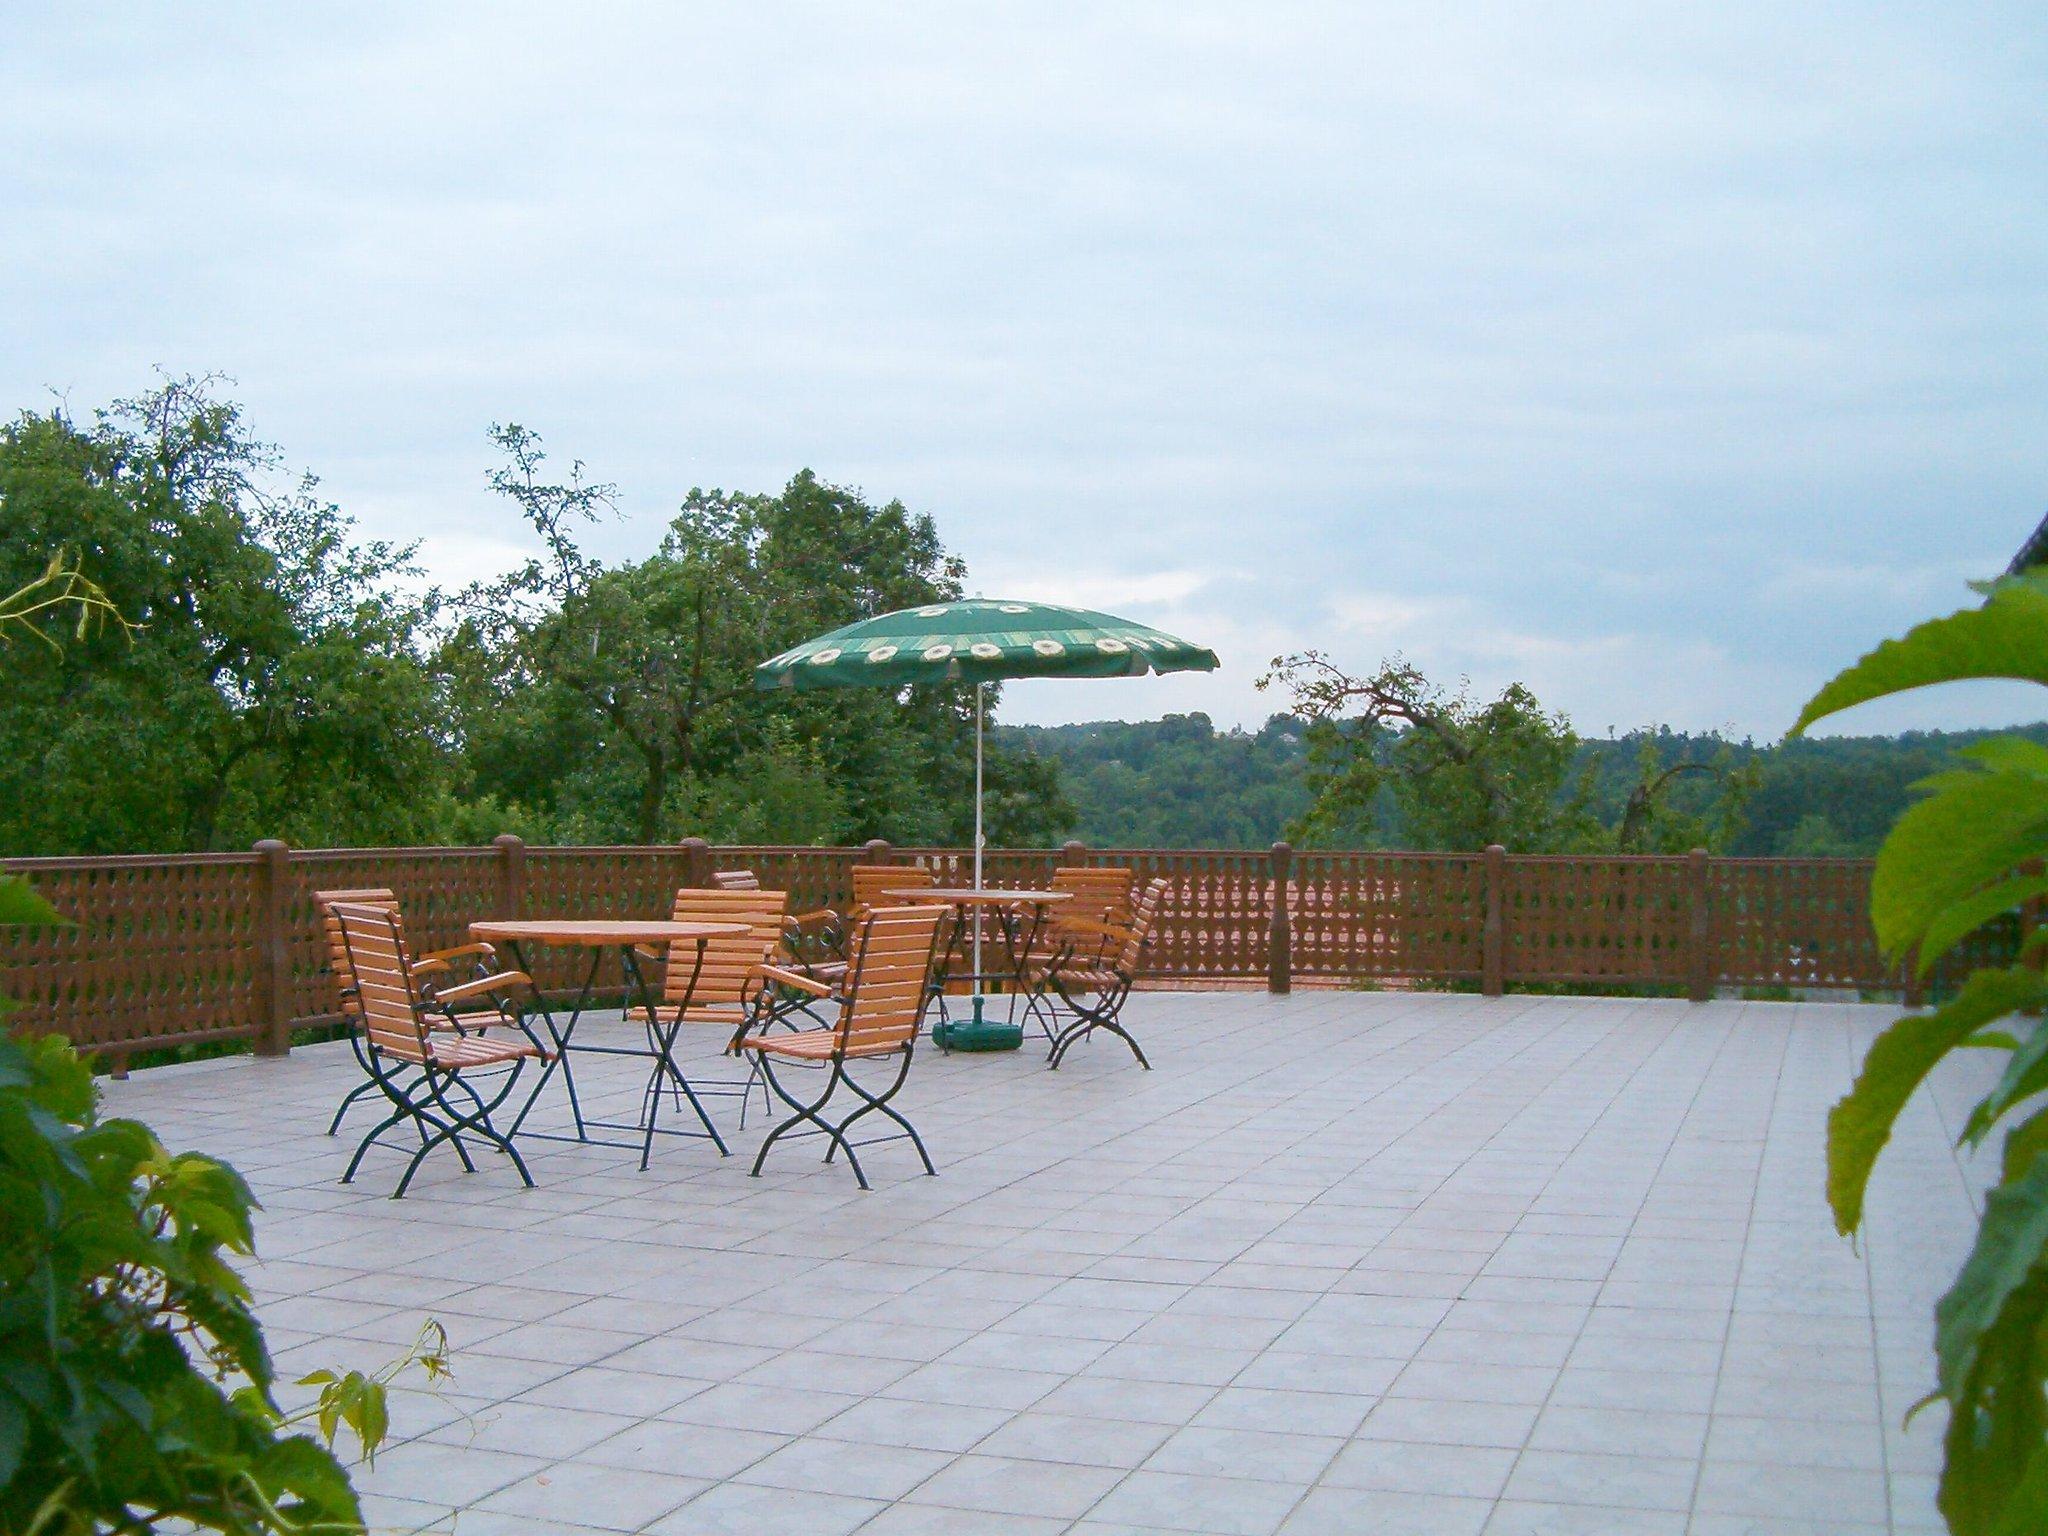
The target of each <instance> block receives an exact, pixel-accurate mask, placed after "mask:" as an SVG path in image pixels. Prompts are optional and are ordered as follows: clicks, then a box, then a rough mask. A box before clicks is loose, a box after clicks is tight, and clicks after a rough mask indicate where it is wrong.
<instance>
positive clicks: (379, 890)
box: [313, 885, 503, 1136]
mask: <svg viewBox="0 0 2048 1536" xmlns="http://www.w3.org/2000/svg"><path fill="white" fill-rule="evenodd" d="M336 902H348V903H351V904H353V905H356V906H369V907H387V908H389V909H390V910H391V911H393V912H396V911H397V910H398V897H397V896H396V895H395V894H394V893H393V892H392V891H391V890H390V888H389V887H387V886H381V885H378V886H361V887H357V888H354V889H350V890H341V891H315V892H314V893H313V905H314V906H315V907H316V908H317V909H318V910H319V913H320V931H321V936H322V937H323V938H325V939H326V941H327V969H328V973H329V974H330V975H331V976H333V978H334V985H335V990H336V996H337V999H338V1001H339V1004H340V1011H341V1016H342V1020H343V1022H345V1023H346V1024H348V1025H349V1036H348V1040H349V1045H350V1047H351V1048H352V1049H353V1050H354V1051H355V1053H356V1061H357V1064H358V1065H360V1066H361V1067H362V1069H363V1080H362V1081H361V1082H360V1083H358V1084H356V1086H355V1087H353V1088H351V1089H349V1091H348V1092H347V1093H345V1094H343V1095H342V1099H341V1102H340V1103H339V1104H337V1105H336V1106H335V1109H334V1118H333V1119H332V1120H330V1121H328V1122H327V1134H328V1135H330V1136H333V1135H335V1134H337V1133H338V1132H339V1131H340V1130H341V1122H342V1117H343V1116H345V1115H346V1114H347V1113H348V1112H349V1110H350V1108H351V1107H353V1106H354V1104H355V1102H356V1100H358V1099H362V1098H368V1097H369V1096H370V1095H372V1094H374V1093H376V1092H377V1082H376V1078H375V1076H374V1075H373V1074H372V1073H371V1071H370V1063H369V1060H368V1058H367V1057H365V1055H364V1054H363V1035H362V1030H361V1029H360V1028H359V1027H357V1024H358V1019H359V1016H360V1014H361V1011H362V1010H361V1007H360V1005H359V1004H358V1003H357V1002H356V992H355V975H354V973H353V971H352V970H351V969H350V967H349V961H348V945H347V943H346V942H344V940H343V939H342V936H341V923H340V921H339V920H338V919H337V918H336V917H335V915H334V904H335V903H336ZM497 958H498V952H497V950H496V949H494V948H492V947H491V946H490V945H489V944H458V945H456V946H455V947H454V948H453V949H435V950H429V951H428V952H427V953H426V954H423V955H420V956H418V957H417V958H416V959H415V960H414V961H413V967H412V969H413V975H414V976H416V977H417V978H419V982H420V988H421V991H422V992H423V993H424V994H425V995H427V996H428V997H430V998H431V997H432V995H433V989H434V987H435V986H436V985H438V984H440V983H441V979H442V978H443V977H448V976H459V975H461V974H462V973H463V972H465V971H466V972H467V973H468V974H469V976H470V977H471V978H472V979H473V978H475V977H478V976H487V975H489V974H490V972H491V967H492V966H493V964H494V963H495V962H496V960H497ZM497 1022H503V1021H501V1020H497V1019H479V1020H477V1023H478V1024H480V1025H487V1024H490V1023H497ZM430 1027H432V1028H434V1029H453V1030H461V1029H462V1028H464V1025H463V1023H462V1020H461V1019H460V1018H458V1017H457V1015H456V1014H455V1012H453V1011H452V1010H441V1011H440V1013H439V1014H438V1016H436V1017H435V1018H434V1019H433V1020H432V1022H431V1025H430Z"/></svg>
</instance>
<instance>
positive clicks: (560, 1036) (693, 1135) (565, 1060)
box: [479, 924, 743, 1173]
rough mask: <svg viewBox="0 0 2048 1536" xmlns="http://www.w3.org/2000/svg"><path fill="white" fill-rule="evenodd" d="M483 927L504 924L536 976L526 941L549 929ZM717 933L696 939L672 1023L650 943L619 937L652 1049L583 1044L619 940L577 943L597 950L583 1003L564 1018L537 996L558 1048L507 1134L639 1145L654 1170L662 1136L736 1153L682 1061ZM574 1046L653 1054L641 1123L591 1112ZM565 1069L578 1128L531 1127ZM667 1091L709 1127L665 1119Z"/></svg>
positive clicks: (519, 958) (514, 949)
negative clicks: (631, 1137)
mask: <svg viewBox="0 0 2048 1536" xmlns="http://www.w3.org/2000/svg"><path fill="white" fill-rule="evenodd" d="M479 926H482V927H487V928H492V929H496V930H498V932H497V934H496V937H495V939H494V942H498V943H502V944H504V945H505V946H506V947H507V948H508V949H509V950H510V951H511V953H512V960H513V963H514V965H515V966H517V968H518V969H520V970H522V971H525V972H526V973H527V974H528V975H529V976H530V975H532V974H533V969H532V967H531V966H529V965H528V964H527V960H526V951H525V944H526V942H527V941H529V940H530V941H532V942H535V943H539V944H543V945H545V944H547V943H548V942H549V940H548V939H547V937H546V936H545V935H541V934H527V935H523V936H522V935H516V934H512V933H507V932H504V931H503V928H504V927H507V926H517V925H500V924H483V925H479ZM699 926H701V925H699ZM717 926H720V927H731V928H732V929H733V930H734V931H741V930H742V928H743V925H740V924H730V925H727V924H720V925H717ZM713 937H716V935H714V934H704V935H699V936H696V937H695V939H694V942H695V944H696V950H697V953H696V962H695V964H694V965H693V966H692V967H691V969H690V984H689V986H688V988H686V989H685V991H684V994H683V1001H682V1003H681V1004H680V1005H678V1006H676V1007H675V1008H674V1009H673V1010H672V1011H673V1015H674V1017H673V1018H672V1019H671V1020H668V1021H666V1022H664V1020H663V1017H662V1016H663V1013H664V1012H665V1011H668V1010H666V1009H665V1008H664V1005H663V1004H661V1003H660V1002H659V1001H657V1000H656V998H655V997H654V994H653V991H652V989H651V988H650V987H649V986H648V982H647V973H646V972H645V971H644V970H642V969H641V966H640V957H639V955H638V954H637V953H636V951H635V945H636V943H640V942H645V941H643V940H634V939H622V940H620V941H619V943H618V945H617V947H618V949H619V951H620V953H621V956H622V957H623V959H624V962H625V971H626V978H627V982H628V984H629V987H630V990H631V993H632V995H634V996H637V997H638V999H639V1002H640V1006H641V1007H642V1008H644V1009H645V1010H646V1013H647V1019H646V1023H645V1028H646V1033H647V1044H646V1045H645V1047H641V1046H627V1045H579V1044H577V1043H576V1027H577V1025H578V1024H579V1023H580V1022H581V1021H582V1018H583V1015H584V1013H585V1012H586V1011H588V1009H589V1007H590V1002H591V999H592V997H593V996H594V995H595V993H596V990H597V973H598V971H599V969H600V968H602V966H603V964H604V956H605V951H606V950H608V949H610V948H612V947H613V946H612V945H611V944H609V943H605V944H590V943H576V944H574V945H573V947H575V948H578V949H589V950H590V951H591V956H590V965H589V968H588V969H587V970H586V971H585V972H584V975H583V984H582V986H581V987H580V988H578V990H577V993H576V998H575V1001H574V1003H573V1004H572V1005H571V1006H570V1008H569V1011H568V1016H567V1018H566V1019H560V1018H558V1017H557V1015H556V1011H555V1009H554V1008H552V1007H550V1006H549V1004H548V1001H547V995H546V993H544V992H543V991H541V989H540V988H539V987H535V988H534V997H535V999H536V1001H537V1002H538V1003H539V1006H540V1015H541V1020H542V1022H543V1023H544V1024H545V1025H546V1026H547V1031H548V1039H549V1042H550V1044H551V1047H552V1049H553V1052H554V1054H553V1055H552V1057H551V1058H550V1059H549V1060H548V1062H547V1064H546V1066H544V1067H543V1068H542V1069H541V1075H540V1080H539V1081H538V1082H536V1083H535V1084H534V1085H533V1092H532V1093H531V1094H529V1095H528V1096H527V1100H526V1103H525V1104H523V1105H522V1106H521V1107H520V1110H519V1113H518V1115H517V1116H516V1117H515V1118H514V1119H513V1121H512V1125H511V1127H510V1128H509V1129H508V1130H507V1131H506V1132H505V1135H506V1138H507V1139H508V1140H509V1139H511V1138H513V1137H516V1136H519V1135H522V1134H524V1135H525V1136H526V1137H528V1138H529V1139H531V1140H535V1141H564V1142H572V1143H577V1144H580V1145H583V1146H595V1147H618V1148H620V1149H622V1150H625V1151H632V1150H634V1149H635V1148H637V1149H638V1150H639V1153H640V1169H641V1171H642V1172H643V1173H644V1172H645V1171H646V1170H647V1165H648V1162H649V1160H650V1159H651V1158H652V1156H653V1153H654V1138H655V1137H656V1136H679V1137H684V1138H690V1139H694V1140H698V1141H707V1140H708V1141H709V1142H710V1143H711V1144H712V1145H713V1146H715V1147H716V1148H718V1155H719V1156H720V1157H730V1156H731V1155H732V1149H731V1148H730V1147H728V1146H727V1145H726V1144H725V1138H724V1137H723V1136H721V1135H719V1134H718V1127H717V1126H716V1125H715V1124H713V1123H712V1120H711V1116H710V1115H709V1114H708V1113H707V1112H706V1111H705V1108H704V1104H703V1101H702V1100H701V1099H699V1098H698V1096H697V1090H696V1088H695V1087H694V1086H692V1084H691V1082H690V1080H689V1078H688V1077H687V1076H686V1075H685V1074H684V1072H683V1069H682V1067H681V1066H680V1065H679V1064H678V1063H677V1062H676V1059H675V1044H676V1040H677V1038H678V1037H679V1036H680V1035H681V1034H682V1028H683V1014H684V1012H685V1010H687V1009H688V1007H689V1000H690V998H691V996H692V995H694V993H695V992H696V990H697V978H698V976H699V975H701V974H702V972H703V969H704V950H705V946H706V945H707V943H708V942H709V941H710V939H711V938H713ZM666 942H667V943H668V945H669V948H670V951H671V953H673V951H674V950H675V949H676V948H677V947H678V946H680V945H685V944H689V943H691V942H693V941H692V939H690V938H678V939H670V940H667V941H666ZM671 963H673V961H671ZM572 1051H575V1052H578V1053H583V1054H587V1055H592V1056H638V1057H642V1058H651V1060H652V1065H651V1066H650V1068H649V1070H648V1076H647V1086H646V1088H645V1089H643V1090H642V1093H641V1107H642V1115H641V1118H640V1120H639V1121H637V1122H636V1121H630V1120H600V1119H597V1118H596V1117H594V1116H591V1115H586V1114H585V1113H584V1112H583V1101H582V1098H581V1096H580V1095H579V1094H578V1093H577V1091H576V1069H575V1066H574V1065H573V1064H572V1063H571V1061H570V1059H569V1057H570V1053H571V1052H572ZM557 1072H560V1073H561V1075H562V1082H563V1086H564V1087H565V1088H566V1089H567V1090H568V1094H569V1113H570V1116H571V1118H572V1120H573V1122H574V1124H575V1127H576V1131H575V1134H574V1135H566V1134H564V1133H562V1132H560V1131H527V1130H524V1129H523V1128H524V1126H525V1124H526V1117H527V1116H528V1115H529V1114H531V1113H532V1112H533V1107H534V1105H536V1104H538V1103H539V1102H540V1097H541V1094H542V1093H543V1092H545V1091H546V1089H547V1085H548V1083H549V1082H550V1080H552V1079H553V1077H554V1076H555V1074H556V1073H557ZM664 1089H667V1090H668V1091H670V1092H671V1093H680V1095H681V1096H682V1097H683V1098H684V1099H687V1100H688V1101H689V1105H690V1108H691V1109H693V1110H695V1111H696V1114H697V1119H698V1122H699V1123H700V1124H701V1125H702V1126H703V1127H704V1128H703V1129H702V1130H701V1131H697V1130H689V1129H687V1128H684V1127H679V1126H666V1125H660V1124H658V1123H657V1121H658V1116H659V1112H660V1109H661V1096H662V1091H663V1090H664ZM593 1129H595V1130H600V1131H634V1132H638V1133H639V1138H640V1139H639V1140H638V1141H619V1140H609V1139H606V1138H604V1137H601V1136H593V1135H591V1134H590V1132H591V1131H592V1130H593Z"/></svg>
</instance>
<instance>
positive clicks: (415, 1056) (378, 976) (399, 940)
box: [328, 901, 427, 1061]
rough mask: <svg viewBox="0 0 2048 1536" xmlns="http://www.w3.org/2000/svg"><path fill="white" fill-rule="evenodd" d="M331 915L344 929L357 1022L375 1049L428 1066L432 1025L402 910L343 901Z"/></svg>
mask: <svg viewBox="0 0 2048 1536" xmlns="http://www.w3.org/2000/svg"><path fill="white" fill-rule="evenodd" d="M328 910H329V911H330V912H332V913H333V914H334V920H335V923H336V924H337V925H338V926H339V927H340V929H341V942H342V945H343V947H344V948H345V949H346V950H347V954H348V970H349V977H350V984H351V985H352V986H353V987H354V988H355V996H356V1003H357V1015H356V1017H357V1023H358V1025H359V1026H360V1027H361V1029H362V1031H363V1033H364V1034H365V1035H367V1036H368V1037H369V1041H370V1044H372V1045H374V1046H375V1047H376V1048H377V1049H378V1050H380V1051H383V1052H385V1053H386V1054H388V1055H392V1056H396V1057H398V1058H399V1059H400V1060H401V1061H425V1060H426V1059H427V1030H426V1023H425V1020H424V1019H423V1018H422V1016H421V1010H420V993H419V985H418V983H417V982H415V981H414V979H413V974H412V956H411V953H410V951H408V950H407V948H406V945H405V919H404V918H402V917H400V916H399V914H398V908H397V907H396V906H395V905H394V906H379V905H373V904H370V903H362V902H347V901H337V902H335V903H334V904H333V906H331V907H329V908H328Z"/></svg>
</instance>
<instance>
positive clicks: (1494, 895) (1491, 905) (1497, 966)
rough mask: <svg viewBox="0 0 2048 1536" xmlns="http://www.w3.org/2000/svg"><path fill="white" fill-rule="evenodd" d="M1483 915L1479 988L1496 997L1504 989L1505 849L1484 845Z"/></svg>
mask: <svg viewBox="0 0 2048 1536" xmlns="http://www.w3.org/2000/svg"><path fill="white" fill-rule="evenodd" d="M1484 867H1485V870H1486V914H1485V917H1484V918H1483V919H1482V920H1481V922H1480V925H1479V990H1480V991H1481V992H1482V993H1484V994H1485V995H1486V996H1487V997H1499V996H1500V995H1501V993H1503V992H1505V991H1506V990H1507V889H1506V887H1507V872H1508V851H1507V849H1505V848H1503V847H1501V845H1500V844H1499V843H1488V844H1487V845H1486V862H1485V866H1484Z"/></svg>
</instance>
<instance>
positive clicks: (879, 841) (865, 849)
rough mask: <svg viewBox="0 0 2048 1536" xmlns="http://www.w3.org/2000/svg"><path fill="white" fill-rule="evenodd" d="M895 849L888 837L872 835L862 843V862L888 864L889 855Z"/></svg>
mask: <svg viewBox="0 0 2048 1536" xmlns="http://www.w3.org/2000/svg"><path fill="white" fill-rule="evenodd" d="M895 851H896V850H895V848H894V847H893V846H892V845H891V844H890V842H889V839H887V838H886V837H871V838H869V839H868V840H867V841H866V842H865V843H862V844H861V848H860V852H861V863H863V864H886V863H888V862H889V856H890V855H891V854H893V853H894V852H895Z"/></svg>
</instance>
